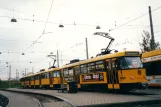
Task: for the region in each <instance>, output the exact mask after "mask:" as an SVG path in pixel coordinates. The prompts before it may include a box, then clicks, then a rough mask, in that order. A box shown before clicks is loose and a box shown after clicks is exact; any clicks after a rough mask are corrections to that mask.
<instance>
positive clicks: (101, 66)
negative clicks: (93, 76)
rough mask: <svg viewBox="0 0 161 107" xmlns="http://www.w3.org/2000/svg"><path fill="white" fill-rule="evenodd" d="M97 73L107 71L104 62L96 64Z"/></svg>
mask: <svg viewBox="0 0 161 107" xmlns="http://www.w3.org/2000/svg"><path fill="white" fill-rule="evenodd" d="M96 71H105V65H104V62H103V61H98V62H96Z"/></svg>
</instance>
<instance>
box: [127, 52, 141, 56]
mask: <svg viewBox="0 0 161 107" xmlns="http://www.w3.org/2000/svg"><path fill="white" fill-rule="evenodd" d="M125 55H127V56H138V55H139V52H125Z"/></svg>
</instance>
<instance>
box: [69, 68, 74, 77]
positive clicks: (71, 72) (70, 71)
mask: <svg viewBox="0 0 161 107" xmlns="http://www.w3.org/2000/svg"><path fill="white" fill-rule="evenodd" d="M68 71H69V76H73V75H74V70H73V68H69V70H68Z"/></svg>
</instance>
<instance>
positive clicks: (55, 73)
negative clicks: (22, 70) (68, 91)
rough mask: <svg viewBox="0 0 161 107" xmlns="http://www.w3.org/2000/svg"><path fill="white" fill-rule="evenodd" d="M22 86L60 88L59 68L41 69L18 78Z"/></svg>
mask: <svg viewBox="0 0 161 107" xmlns="http://www.w3.org/2000/svg"><path fill="white" fill-rule="evenodd" d="M20 82H21V85H22V87H24V88H60V82H61V81H60V68H51V69H49V70H42V71H41V72H38V73H36V74H32V75H27V76H25V77H23V78H21V79H20Z"/></svg>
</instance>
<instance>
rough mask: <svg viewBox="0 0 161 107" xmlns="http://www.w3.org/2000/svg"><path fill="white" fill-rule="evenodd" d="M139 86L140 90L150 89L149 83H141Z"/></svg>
mask: <svg viewBox="0 0 161 107" xmlns="http://www.w3.org/2000/svg"><path fill="white" fill-rule="evenodd" d="M139 86H140V89H142V90H145V89H147V88H148V83H146V82H145V83H144V82H141V83H139Z"/></svg>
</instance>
